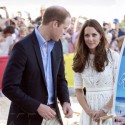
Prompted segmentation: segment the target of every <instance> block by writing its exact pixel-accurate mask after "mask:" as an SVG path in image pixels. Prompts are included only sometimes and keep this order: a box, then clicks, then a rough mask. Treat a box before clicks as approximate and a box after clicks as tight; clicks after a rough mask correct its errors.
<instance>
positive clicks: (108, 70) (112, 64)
mask: <svg viewBox="0 0 125 125" xmlns="http://www.w3.org/2000/svg"><path fill="white" fill-rule="evenodd" d="M107 54H108V59H109V64H108V65H107V66H106V67H105V70H104V71H103V72H97V71H95V70H94V68H93V65H92V64H93V59H94V55H93V54H90V55H89V61H90V65H89V66H88V65H86V67H85V70H84V71H83V72H82V73H75V74H74V75H75V77H74V79H75V85H74V87H75V88H79V89H82V88H83V87H86V91H87V92H86V101H87V104H88V105H89V107H90V108H91V109H93V110H97V111H98V110H100V109H101V108H102V107H103V106H105V105H106V104H107V102H108V101H109V100H110V98H111V96H112V93H114V92H113V87H114V83H115V82H114V81H115V78H116V70H117V67H118V59H119V54H118V53H116V52H115V51H112V50H111V53H110V52H107ZM111 56H112V57H111ZM112 113H113V109H112V110H111V111H109V114H112ZM80 125H98V124H97V123H96V122H94V121H93V120H92V119H91V118H90V117H89V116H88V115H87V114H86V112H85V111H84V110H83V111H82V113H81V118H80ZM103 125H112V122H111V119H109V120H106V121H105V122H104V123H103Z"/></svg>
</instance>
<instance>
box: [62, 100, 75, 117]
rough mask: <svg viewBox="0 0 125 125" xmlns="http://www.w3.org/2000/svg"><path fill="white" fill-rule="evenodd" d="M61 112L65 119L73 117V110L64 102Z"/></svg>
mask: <svg viewBox="0 0 125 125" xmlns="http://www.w3.org/2000/svg"><path fill="white" fill-rule="evenodd" d="M62 110H63V113H64V115H65V117H66V118H71V117H72V116H73V110H72V109H71V106H70V103H68V102H64V103H63V105H62Z"/></svg>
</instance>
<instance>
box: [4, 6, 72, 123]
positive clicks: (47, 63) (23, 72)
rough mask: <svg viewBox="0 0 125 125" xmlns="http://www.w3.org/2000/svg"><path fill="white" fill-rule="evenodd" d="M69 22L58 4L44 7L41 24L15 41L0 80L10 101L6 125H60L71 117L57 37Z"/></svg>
mask: <svg viewBox="0 0 125 125" xmlns="http://www.w3.org/2000/svg"><path fill="white" fill-rule="evenodd" d="M70 22H71V16H70V13H69V12H68V11H67V10H66V9H65V8H64V7H61V6H50V7H48V8H47V9H46V11H45V13H44V16H43V20H42V24H41V25H40V26H39V27H36V28H35V30H34V31H33V32H32V33H31V34H29V35H28V36H26V37H25V38H23V39H22V40H21V41H19V42H17V43H16V44H15V45H14V47H13V50H12V53H11V55H10V59H9V61H8V64H7V67H6V69H5V72H4V76H3V80H2V92H3V94H4V95H5V96H6V97H8V98H9V99H10V100H11V105H10V111H9V117H8V121H7V125H10V124H14V125H63V122H62V120H61V116H60V111H59V108H58V101H57V100H59V102H60V104H61V106H62V110H63V113H64V115H65V117H66V118H70V117H72V114H73V111H72V109H71V106H70V105H71V104H70V99H69V92H68V87H67V81H66V79H65V71H64V59H63V50H62V44H61V41H60V38H61V37H62V36H63V34H65V33H66V30H67V28H68V26H69V24H70Z"/></svg>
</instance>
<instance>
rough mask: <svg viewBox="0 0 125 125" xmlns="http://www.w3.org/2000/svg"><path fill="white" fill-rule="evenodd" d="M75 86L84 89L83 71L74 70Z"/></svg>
mask: <svg viewBox="0 0 125 125" xmlns="http://www.w3.org/2000/svg"><path fill="white" fill-rule="evenodd" d="M74 88H75V89H83V79H82V76H81V73H76V72H74Z"/></svg>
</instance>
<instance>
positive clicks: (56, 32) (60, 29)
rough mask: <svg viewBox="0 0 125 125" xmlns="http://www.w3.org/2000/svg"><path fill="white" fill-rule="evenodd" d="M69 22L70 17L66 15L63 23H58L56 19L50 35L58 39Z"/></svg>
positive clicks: (64, 32) (55, 39)
mask: <svg viewBox="0 0 125 125" xmlns="http://www.w3.org/2000/svg"><path fill="white" fill-rule="evenodd" d="M70 23H71V18H69V17H67V18H66V19H65V21H64V23H63V24H61V25H58V21H57V25H55V27H54V28H53V32H52V34H51V37H52V39H53V40H54V41H59V39H60V38H61V37H62V36H63V35H64V34H66V32H67V29H68V27H69V24H70Z"/></svg>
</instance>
